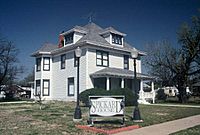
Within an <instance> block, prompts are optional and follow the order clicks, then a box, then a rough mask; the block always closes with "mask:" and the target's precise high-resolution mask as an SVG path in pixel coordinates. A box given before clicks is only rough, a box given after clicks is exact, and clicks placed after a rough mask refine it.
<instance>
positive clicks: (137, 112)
mask: <svg viewBox="0 0 200 135" xmlns="http://www.w3.org/2000/svg"><path fill="white" fill-rule="evenodd" d="M131 57H132V58H133V62H134V64H133V66H134V90H135V97H136V102H135V108H134V110H133V121H135V122H143V120H142V119H141V116H140V110H139V107H138V90H137V87H136V85H137V77H136V59H137V57H138V52H137V51H136V50H134V51H132V52H131Z"/></svg>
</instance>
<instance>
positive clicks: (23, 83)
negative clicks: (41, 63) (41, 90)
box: [18, 68, 35, 86]
mask: <svg viewBox="0 0 200 135" xmlns="http://www.w3.org/2000/svg"><path fill="white" fill-rule="evenodd" d="M34 75H35V74H34V68H33V69H32V71H31V72H30V73H29V74H28V75H27V76H26V77H25V78H24V79H23V80H21V81H19V82H18V84H19V85H21V86H31V82H34Z"/></svg>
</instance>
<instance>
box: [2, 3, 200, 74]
mask: <svg viewBox="0 0 200 135" xmlns="http://www.w3.org/2000/svg"><path fill="white" fill-rule="evenodd" d="M199 8H200V1H199V0H98V1H97V0H0V33H1V34H2V35H3V36H5V37H7V38H8V39H9V40H11V41H13V42H14V44H15V45H16V47H17V48H18V49H19V50H20V54H19V56H18V58H19V60H20V62H21V63H20V64H22V65H24V66H25V67H26V68H27V69H28V70H27V71H26V73H28V72H30V70H31V69H32V67H33V65H34V63H35V60H34V58H31V57H30V54H31V53H32V52H34V51H35V50H37V49H39V48H40V47H41V46H42V44H43V43H45V42H50V43H53V44H57V43H58V34H59V33H60V32H61V31H63V30H68V29H70V28H72V27H73V26H75V25H81V26H82V25H85V24H87V23H88V18H87V17H88V16H89V14H91V13H92V14H93V16H94V17H93V22H94V23H96V24H98V25H99V26H101V27H103V28H105V27H109V26H112V27H114V28H115V29H117V30H119V31H121V32H124V33H126V34H127V36H126V39H125V40H126V41H127V42H128V43H130V44H132V45H133V46H134V47H136V48H138V49H140V50H144V46H145V44H147V43H148V42H151V41H160V40H163V39H167V40H170V41H171V42H172V44H173V45H174V46H177V40H176V37H177V35H176V33H177V30H178V28H179V27H180V25H181V24H182V23H183V22H190V20H191V17H192V16H193V15H195V14H198V9H199Z"/></svg>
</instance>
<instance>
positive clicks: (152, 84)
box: [151, 81, 154, 92]
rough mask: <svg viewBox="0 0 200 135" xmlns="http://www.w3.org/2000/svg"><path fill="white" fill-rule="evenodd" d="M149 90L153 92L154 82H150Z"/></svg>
mask: <svg viewBox="0 0 200 135" xmlns="http://www.w3.org/2000/svg"><path fill="white" fill-rule="evenodd" d="M151 91H152V92H154V82H153V81H152V82H151Z"/></svg>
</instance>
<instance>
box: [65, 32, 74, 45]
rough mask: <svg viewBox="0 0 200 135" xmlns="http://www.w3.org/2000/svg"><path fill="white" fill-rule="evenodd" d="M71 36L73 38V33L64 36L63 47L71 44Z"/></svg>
mask: <svg viewBox="0 0 200 135" xmlns="http://www.w3.org/2000/svg"><path fill="white" fill-rule="evenodd" d="M73 36H74V33H69V34H67V35H65V45H66V44H69V43H73Z"/></svg>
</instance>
